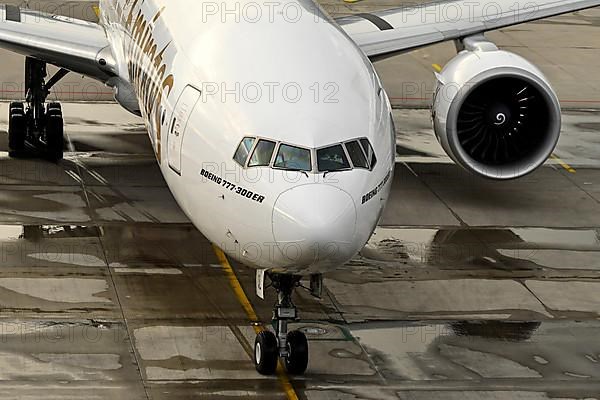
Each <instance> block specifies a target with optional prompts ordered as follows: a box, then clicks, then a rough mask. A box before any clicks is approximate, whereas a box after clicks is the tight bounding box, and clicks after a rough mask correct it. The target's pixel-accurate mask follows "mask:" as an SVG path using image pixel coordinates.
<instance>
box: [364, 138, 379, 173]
mask: <svg viewBox="0 0 600 400" xmlns="http://www.w3.org/2000/svg"><path fill="white" fill-rule="evenodd" d="M360 144H361V145H362V147H363V150H364V151H365V154H366V155H367V161H368V162H369V166H370V169H373V168H375V165H376V164H377V157H375V152H374V151H373V147H371V143H370V142H369V139H360Z"/></svg>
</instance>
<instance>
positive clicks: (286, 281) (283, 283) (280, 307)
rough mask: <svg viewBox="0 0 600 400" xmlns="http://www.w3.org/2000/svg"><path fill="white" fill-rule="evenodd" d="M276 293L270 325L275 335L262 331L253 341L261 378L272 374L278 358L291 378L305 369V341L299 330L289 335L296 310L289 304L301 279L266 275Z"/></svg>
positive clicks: (291, 276) (306, 342)
mask: <svg viewBox="0 0 600 400" xmlns="http://www.w3.org/2000/svg"><path fill="white" fill-rule="evenodd" d="M269 277H270V279H271V282H272V284H273V287H274V288H275V290H277V304H276V305H275V308H274V309H273V326H274V328H275V330H276V335H275V334H273V333H272V332H270V331H266V330H265V331H262V332H260V333H259V334H258V335H257V336H256V340H255V342H254V364H255V366H256V370H257V371H258V372H259V373H261V374H263V375H272V374H273V373H275V370H276V368H277V360H278V358H281V360H282V362H283V364H284V366H285V369H286V370H287V372H288V373H290V374H293V375H301V374H303V373H304V372H305V371H306V367H307V366H308V341H307V340H306V335H305V334H304V333H303V332H301V331H291V332H289V333H288V323H289V322H290V321H295V320H296V319H297V309H296V306H295V305H294V303H293V302H292V293H293V291H294V289H295V288H296V287H297V286H299V284H300V277H299V276H294V275H284V274H269Z"/></svg>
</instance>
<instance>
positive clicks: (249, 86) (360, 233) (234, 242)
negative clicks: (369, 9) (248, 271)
mask: <svg viewBox="0 0 600 400" xmlns="http://www.w3.org/2000/svg"><path fill="white" fill-rule="evenodd" d="M101 13H102V14H101V18H102V23H103V25H104V26H105V28H106V30H107V33H108V36H109V38H110V41H111V45H112V47H113V49H112V50H113V53H114V54H115V56H116V58H117V62H118V66H119V78H120V79H121V80H122V81H123V82H127V83H128V84H129V85H130V86H131V88H132V89H133V90H132V92H133V93H135V97H136V99H137V102H138V104H139V107H140V110H141V114H142V117H143V118H144V120H145V122H146V126H147V128H148V132H149V135H150V138H151V141H152V144H153V147H154V150H155V152H156V157H157V159H158V162H159V164H160V168H161V170H162V173H163V175H164V177H165V180H166V182H167V184H168V185H169V188H170V190H171V191H172V193H173V195H174V197H175V198H176V200H177V202H178V203H179V205H180V206H181V208H182V209H183V211H184V212H185V213H186V214H187V216H188V217H189V218H190V219H191V221H192V222H193V223H194V225H195V226H196V227H197V228H198V229H199V230H200V231H201V232H202V233H203V234H204V235H205V236H206V237H207V238H208V239H209V240H210V241H211V242H213V243H215V244H216V245H217V246H219V247H221V248H222V249H223V250H224V251H225V252H226V253H227V254H228V255H230V256H232V257H234V258H235V259H237V260H239V261H240V262H242V263H244V264H246V265H248V266H251V267H253V268H260V269H273V270H276V271H279V272H288V273H299V274H307V273H313V272H319V271H323V270H324V269H327V268H333V267H336V266H339V265H341V264H343V263H344V262H346V261H348V260H349V259H350V258H351V257H353V256H354V255H355V254H356V253H357V252H358V251H359V250H360V249H361V248H362V247H363V246H364V244H365V243H366V242H367V240H368V239H369V237H370V236H371V234H372V232H373V230H374V228H375V226H376V224H377V222H378V220H379V217H380V215H381V212H382V210H383V207H384V205H385V203H386V201H387V198H388V195H389V190H390V186H391V181H392V174H393V168H394V155H395V135H394V130H393V126H392V125H393V124H392V121H391V114H390V112H391V109H390V105H389V101H388V98H387V95H386V94H385V91H384V90H383V89H382V88H381V83H380V81H379V78H378V77H377V75H376V73H375V71H374V69H373V66H372V65H371V63H370V61H369V60H368V59H367V58H366V57H365V56H364V55H363V54H362V52H361V51H360V50H359V49H358V48H357V47H356V45H355V44H354V43H353V42H352V41H351V40H350V39H349V38H348V37H347V36H346V34H345V33H343V32H342V31H341V30H340V29H339V28H338V27H337V26H336V25H335V23H333V22H331V21H330V20H329V19H328V18H327V17H326V16H325V15H324V14H323V13H322V11H321V10H320V8H318V6H316V5H315V4H314V3H312V2H311V1H309V0H289V1H287V0H286V1H284V2H282V3H277V5H275V3H269V2H266V3H265V6H264V7H262V6H261V5H260V4H259V3H256V2H249V1H248V2H245V1H242V2H233V1H232V2H223V3H214V2H203V1H200V0H168V1H167V0H102V1H101ZM244 137H255V138H257V139H256V140H255V142H256V141H258V140H259V139H260V138H263V139H268V140H271V141H273V142H275V143H277V145H279V144H280V143H284V144H288V145H292V146H298V147H302V148H306V149H311V155H312V158H311V162H312V165H313V167H314V168H313V169H312V170H311V171H307V172H298V171H290V170H284V169H278V168H274V166H273V165H271V166H258V167H250V166H241V165H240V164H238V163H237V162H236V161H234V153H235V152H236V149H237V148H238V145H239V144H240V142H241V141H242V139H243V138H244ZM359 138H366V139H368V141H370V143H371V144H372V147H373V150H374V153H375V155H376V157H377V163H376V164H375V166H374V167H373V168H353V169H347V170H339V171H333V172H328V173H326V172H324V171H319V167H318V165H317V162H316V159H315V158H316V157H315V156H316V154H317V153H316V150H315V149H319V148H323V147H327V146H330V145H335V144H339V143H343V142H346V141H349V140H351V139H359ZM276 154H277V152H275V153H274V156H273V157H275V155H276Z"/></svg>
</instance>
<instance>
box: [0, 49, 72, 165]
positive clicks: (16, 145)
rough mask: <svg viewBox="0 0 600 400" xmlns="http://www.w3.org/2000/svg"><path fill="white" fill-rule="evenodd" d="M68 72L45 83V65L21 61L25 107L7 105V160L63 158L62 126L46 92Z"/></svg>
mask: <svg viewBox="0 0 600 400" xmlns="http://www.w3.org/2000/svg"><path fill="white" fill-rule="evenodd" d="M68 73H69V71H68V70H66V69H61V70H59V71H58V72H57V73H56V74H55V75H54V76H53V77H52V78H50V80H49V81H48V82H45V78H46V76H47V74H46V63H45V62H43V61H39V60H36V59H34V58H30V57H28V58H27V59H26V60H25V92H26V104H24V103H20V102H14V103H11V104H10V110H9V119H8V141H9V150H10V153H9V154H10V156H11V157H19V156H24V155H34V156H41V157H44V158H46V159H48V160H50V161H53V162H56V161H60V160H61V159H62V158H63V134H64V123H63V115H62V109H61V106H60V104H59V103H47V104H46V99H47V97H48V95H49V94H50V89H51V88H52V87H53V86H54V85H55V84H56V83H57V82H58V81H59V80H60V79H62V78H63V77H64V76H65V75H66V74H68Z"/></svg>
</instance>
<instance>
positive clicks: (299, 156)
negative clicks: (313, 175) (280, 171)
mask: <svg viewBox="0 0 600 400" xmlns="http://www.w3.org/2000/svg"><path fill="white" fill-rule="evenodd" d="M273 166H274V167H275V168H284V169H289V170H294V171H312V164H311V160H310V150H308V149H303V148H300V147H295V146H290V145H289V144H281V145H280V146H279V151H278V152H277V157H276V158H275V164H274V165H273Z"/></svg>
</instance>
